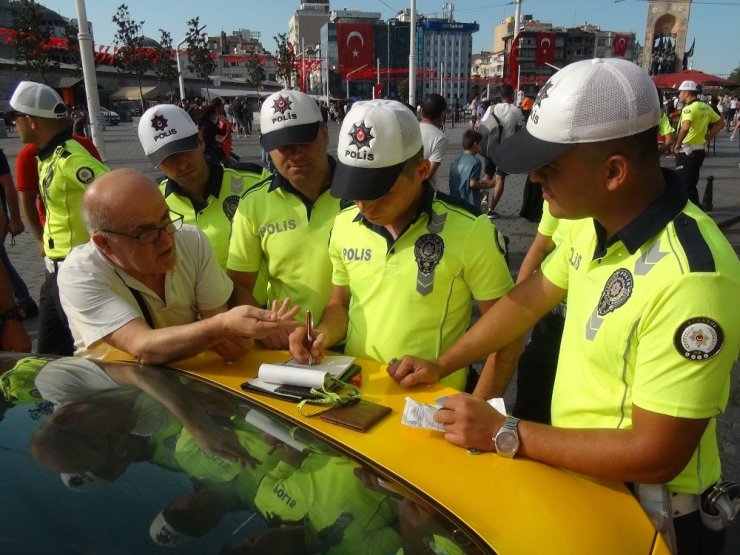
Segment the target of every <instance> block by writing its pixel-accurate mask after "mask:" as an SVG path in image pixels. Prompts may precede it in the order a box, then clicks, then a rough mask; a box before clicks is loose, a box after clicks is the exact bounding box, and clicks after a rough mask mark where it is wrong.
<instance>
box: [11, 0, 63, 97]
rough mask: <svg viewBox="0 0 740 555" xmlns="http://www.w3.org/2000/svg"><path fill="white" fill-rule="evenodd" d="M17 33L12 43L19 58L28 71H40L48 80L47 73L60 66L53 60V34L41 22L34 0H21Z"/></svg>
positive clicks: (15, 23)
mask: <svg viewBox="0 0 740 555" xmlns="http://www.w3.org/2000/svg"><path fill="white" fill-rule="evenodd" d="M13 23H14V26H15V30H16V32H15V34H14V35H12V37H11V39H10V43H11V44H12V45H13V46H14V47H15V49H16V53H17V55H18V58H19V59H20V60H22V61H23V64H24V66H25V69H26V73H28V74H30V73H34V72H38V73H39V74H40V75H41V80H42V81H44V82H45V81H46V78H45V76H46V73H48V72H49V71H51V70H52V69H54V68H56V67H59V64H58V63H57V62H55V61H54V60H52V58H51V56H50V48H49V46H48V43H49V39H50V38H51V34H50V32H49V29H48V28H47V26H46V25H43V24H42V23H41V13H40V9H39V6H38V5H37V4H36V2H34V1H33V0H20V1H19V2H18V6H17V12H16V13H15V18H14V21H13Z"/></svg>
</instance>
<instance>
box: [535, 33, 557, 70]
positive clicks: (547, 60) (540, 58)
mask: <svg viewBox="0 0 740 555" xmlns="http://www.w3.org/2000/svg"><path fill="white" fill-rule="evenodd" d="M555 38H556V35H555V33H537V51H536V54H535V57H536V62H537V65H539V66H543V65H545V64H551V63H553V62H554V61H555Z"/></svg>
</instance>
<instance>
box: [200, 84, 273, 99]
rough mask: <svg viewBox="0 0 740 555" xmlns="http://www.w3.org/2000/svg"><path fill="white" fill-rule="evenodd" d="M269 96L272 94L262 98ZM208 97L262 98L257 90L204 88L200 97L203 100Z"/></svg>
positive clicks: (264, 94)
mask: <svg viewBox="0 0 740 555" xmlns="http://www.w3.org/2000/svg"><path fill="white" fill-rule="evenodd" d="M269 94H271V93H264V92H263V93H262V95H261V96H266V95H269ZM208 95H210V96H211V98H216V97H217V96H220V97H221V98H240V97H247V98H259V96H260V95H259V94H258V93H257V91H255V90H251V91H248V90H247V89H223V88H220V87H219V88H216V87H208V89H207V90H206V88H205V87H202V88H201V89H200V96H201V97H203V98H208Z"/></svg>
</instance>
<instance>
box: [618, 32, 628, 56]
mask: <svg viewBox="0 0 740 555" xmlns="http://www.w3.org/2000/svg"><path fill="white" fill-rule="evenodd" d="M629 43H630V38H629V36H627V35H614V56H624V54H625V52H627V45H629Z"/></svg>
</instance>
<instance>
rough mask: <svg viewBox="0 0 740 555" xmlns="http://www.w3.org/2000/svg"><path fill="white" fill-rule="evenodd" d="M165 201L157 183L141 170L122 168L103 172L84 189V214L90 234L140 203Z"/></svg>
mask: <svg viewBox="0 0 740 555" xmlns="http://www.w3.org/2000/svg"><path fill="white" fill-rule="evenodd" d="M152 200H154V201H159V202H164V201H163V200H162V194H161V193H160V192H159V189H158V188H157V185H156V183H154V181H152V180H151V179H149V178H148V177H147V176H146V175H144V174H143V173H141V172H140V171H138V170H132V169H119V170H112V171H110V172H108V173H104V174H103V175H101V176H100V177H98V178H97V179H96V180H95V181H94V182H93V183H92V185H90V186H89V187H88V188H87V190H86V191H85V195H84V196H83V197H82V216H83V217H84V219H85V225H86V226H87V231H88V233H90V234H91V235H92V234H93V233H94V232H95V231H99V230H101V229H103V228H105V227H109V226H110V225H111V220H115V219H117V218H118V217H122V216H123V217H126V216H127V215H128V214H130V213H132V212H134V211H136V210H138V208H139V207H141V206H146V205H147V203H149V202H151V201H152Z"/></svg>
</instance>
